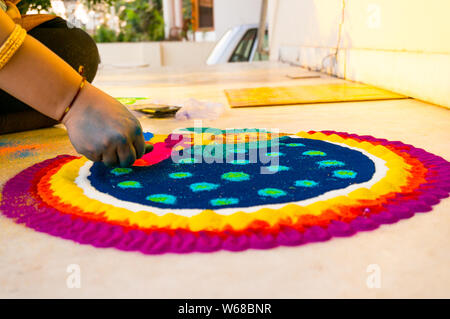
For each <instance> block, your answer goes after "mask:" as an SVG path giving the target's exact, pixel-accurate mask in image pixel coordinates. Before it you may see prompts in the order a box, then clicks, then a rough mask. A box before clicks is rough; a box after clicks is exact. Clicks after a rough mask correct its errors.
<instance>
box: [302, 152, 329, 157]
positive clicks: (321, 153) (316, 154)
mask: <svg viewBox="0 0 450 319" xmlns="http://www.w3.org/2000/svg"><path fill="white" fill-rule="evenodd" d="M302 154H303V155H308V156H326V155H327V153H324V152H322V151H306V152H303V153H302Z"/></svg>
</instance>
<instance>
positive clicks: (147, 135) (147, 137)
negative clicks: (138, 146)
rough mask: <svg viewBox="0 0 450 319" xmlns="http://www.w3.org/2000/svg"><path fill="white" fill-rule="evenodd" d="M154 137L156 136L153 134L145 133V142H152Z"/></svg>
mask: <svg viewBox="0 0 450 319" xmlns="http://www.w3.org/2000/svg"><path fill="white" fill-rule="evenodd" d="M153 136H154V135H153V133H150V132H145V133H144V140H145V141H146V142H148V141H150V140H151V139H152V137H153Z"/></svg>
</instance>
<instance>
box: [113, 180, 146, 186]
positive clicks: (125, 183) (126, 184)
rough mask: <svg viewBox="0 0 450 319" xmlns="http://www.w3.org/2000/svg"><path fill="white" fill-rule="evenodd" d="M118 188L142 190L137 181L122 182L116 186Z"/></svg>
mask: <svg viewBox="0 0 450 319" xmlns="http://www.w3.org/2000/svg"><path fill="white" fill-rule="evenodd" d="M117 186H119V187H120V188H142V185H141V183H139V182H137V181H123V182H120V183H119V184H117Z"/></svg>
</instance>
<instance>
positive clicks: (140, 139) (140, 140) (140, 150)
mask: <svg viewBox="0 0 450 319" xmlns="http://www.w3.org/2000/svg"><path fill="white" fill-rule="evenodd" d="M133 146H134V150H135V151H136V159H138V158H141V157H142V156H143V155H144V154H145V140H144V135H142V132H141V133H140V134H138V135H137V136H136V138H135V139H134V142H133Z"/></svg>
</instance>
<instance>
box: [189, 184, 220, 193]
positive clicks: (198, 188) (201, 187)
mask: <svg viewBox="0 0 450 319" xmlns="http://www.w3.org/2000/svg"><path fill="white" fill-rule="evenodd" d="M219 186H220V185H218V184H213V183H207V182H202V183H194V184H191V185H189V187H190V188H191V190H192V191H193V192H202V191H212V190H214V189H217V188H218V187H219Z"/></svg>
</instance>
